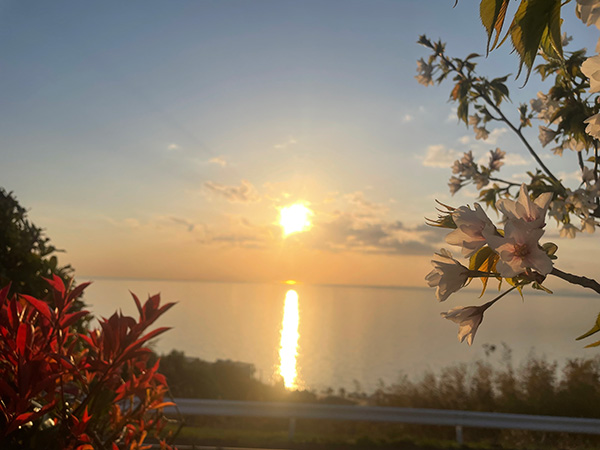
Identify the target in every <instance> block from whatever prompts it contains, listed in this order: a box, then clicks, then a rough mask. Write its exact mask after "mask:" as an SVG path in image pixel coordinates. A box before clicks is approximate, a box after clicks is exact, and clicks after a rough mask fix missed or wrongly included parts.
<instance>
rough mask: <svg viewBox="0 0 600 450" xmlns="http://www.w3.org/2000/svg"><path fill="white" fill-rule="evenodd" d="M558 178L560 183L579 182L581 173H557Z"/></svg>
mask: <svg viewBox="0 0 600 450" xmlns="http://www.w3.org/2000/svg"><path fill="white" fill-rule="evenodd" d="M558 178H559V179H560V180H562V181H581V172H580V171H579V170H576V171H574V172H559V173H558Z"/></svg>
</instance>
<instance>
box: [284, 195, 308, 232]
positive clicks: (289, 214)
mask: <svg viewBox="0 0 600 450" xmlns="http://www.w3.org/2000/svg"><path fill="white" fill-rule="evenodd" d="M312 215H313V212H312V211H311V210H310V209H309V208H307V207H306V206H305V205H303V204H302V203H294V204H293V205H290V206H285V207H283V208H281V209H280V210H279V225H281V227H282V228H283V235H284V236H288V235H290V234H292V233H298V232H300V231H307V230H309V229H310V227H311V226H312V223H311V222H310V217H311V216H312Z"/></svg>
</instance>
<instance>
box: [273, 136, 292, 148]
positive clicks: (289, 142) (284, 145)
mask: <svg viewBox="0 0 600 450" xmlns="http://www.w3.org/2000/svg"><path fill="white" fill-rule="evenodd" d="M296 144H298V140H297V139H296V138H294V137H289V138H288V139H287V141H285V142H281V143H279V144H275V145H274V146H273V148H276V149H279V150H284V149H286V148H288V147H291V146H293V145H296Z"/></svg>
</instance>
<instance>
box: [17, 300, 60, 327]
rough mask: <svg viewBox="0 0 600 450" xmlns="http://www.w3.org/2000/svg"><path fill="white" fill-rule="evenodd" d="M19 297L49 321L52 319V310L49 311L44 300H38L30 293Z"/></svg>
mask: <svg viewBox="0 0 600 450" xmlns="http://www.w3.org/2000/svg"><path fill="white" fill-rule="evenodd" d="M20 297H21V298H22V299H23V300H25V301H26V302H28V303H29V304H30V305H31V306H33V307H34V308H35V309H36V311H38V312H39V313H40V314H41V315H42V316H44V317H45V318H46V319H48V320H49V321H52V311H50V307H49V306H48V304H47V303H46V302H43V301H41V300H38V299H37V298H35V297H32V296H31V295H20Z"/></svg>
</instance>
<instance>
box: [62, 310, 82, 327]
mask: <svg viewBox="0 0 600 450" xmlns="http://www.w3.org/2000/svg"><path fill="white" fill-rule="evenodd" d="M87 314H88V312H87V311H77V312H74V313H71V314H67V315H65V316H64V317H63V318H62V319H61V321H60V327H61V328H67V327H70V326H71V325H72V324H74V323H75V322H77V321H78V320H79V319H81V318H82V317H85V316H86V315H87Z"/></svg>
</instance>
